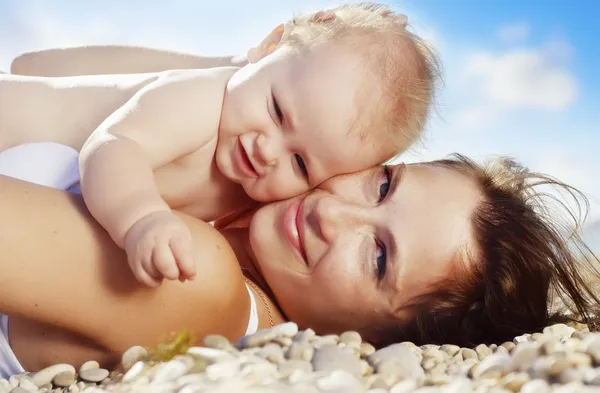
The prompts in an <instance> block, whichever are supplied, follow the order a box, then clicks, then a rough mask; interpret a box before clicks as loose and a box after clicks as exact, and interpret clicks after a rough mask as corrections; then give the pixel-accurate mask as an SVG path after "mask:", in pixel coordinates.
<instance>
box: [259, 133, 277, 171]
mask: <svg viewBox="0 0 600 393" xmlns="http://www.w3.org/2000/svg"><path fill="white" fill-rule="evenodd" d="M256 144H257V147H258V149H256V150H257V152H256V153H257V154H256V155H257V157H256V158H257V159H258V160H259V161H260V163H261V165H263V166H273V165H275V164H276V163H277V158H278V157H279V155H280V153H281V143H280V142H279V141H278V140H277V138H275V137H272V136H271V137H270V136H266V135H264V134H261V135H259V136H258V138H257V140H256Z"/></svg>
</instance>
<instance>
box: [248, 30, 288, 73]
mask: <svg viewBox="0 0 600 393" xmlns="http://www.w3.org/2000/svg"><path fill="white" fill-rule="evenodd" d="M284 30H285V26H284V25H283V23H282V24H280V25H279V26H277V27H276V28H274V29H273V30H272V31H271V32H270V33H269V35H268V36H267V37H266V38H265V39H264V40H262V41H261V42H260V44H258V46H257V47H256V48H251V49H250V50H249V51H248V62H249V63H256V62H258V61H259V60H261V59H262V58H264V57H266V56H268V55H270V54H271V53H273V52H274V51H275V49H277V47H278V46H279V43H280V42H281V37H283V32H284Z"/></svg>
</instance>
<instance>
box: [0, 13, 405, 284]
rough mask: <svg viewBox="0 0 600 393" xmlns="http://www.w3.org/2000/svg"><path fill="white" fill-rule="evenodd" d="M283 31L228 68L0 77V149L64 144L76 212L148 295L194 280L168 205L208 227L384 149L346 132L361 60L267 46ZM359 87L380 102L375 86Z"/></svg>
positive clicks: (341, 49) (181, 231)
mask: <svg viewBox="0 0 600 393" xmlns="http://www.w3.org/2000/svg"><path fill="white" fill-rule="evenodd" d="M283 34H284V25H280V26H278V27H276V28H275V29H274V30H273V31H272V32H271V33H270V34H269V35H268V36H267V38H266V39H265V40H263V42H261V44H260V45H259V46H258V47H257V48H252V49H251V50H250V51H249V53H248V58H249V61H250V63H251V64H249V65H248V66H245V67H243V68H241V69H239V68H235V67H221V68H213V69H209V70H176V71H165V72H161V73H157V74H156V73H155V74H133V75H130V74H129V75H101V76H80V77H65V78H41V77H26V76H18V75H2V76H0V108H2V109H0V119H2V124H0V133H2V134H4V135H6V136H7V137H6V138H4V143H3V144H4V146H0V150H2V149H5V148H9V147H11V146H15V145H21V144H24V143H31V142H55V143H60V144H64V145H68V146H71V147H73V148H74V149H75V150H77V151H78V152H80V156H79V165H80V171H81V190H82V193H83V196H84V200H85V202H86V205H87V207H88V209H89V210H90V212H91V214H92V215H93V216H94V218H95V219H96V220H97V221H98V222H99V223H100V224H101V225H102V227H103V228H105V229H106V230H107V232H108V233H109V235H110V236H111V238H112V239H113V241H114V242H115V243H116V244H117V245H118V246H119V247H121V248H123V249H125V250H126V252H127V254H128V263H129V265H130V267H131V269H132V270H133V272H134V274H135V276H136V277H137V279H138V280H139V281H140V282H142V283H144V284H146V285H149V286H153V287H156V286H158V285H160V283H161V282H162V280H163V279H164V278H166V279H169V280H176V279H180V280H185V279H194V278H195V276H196V270H195V267H194V259H195V258H196V257H197V256H196V254H195V251H196V250H194V248H193V247H192V245H191V237H190V234H189V231H188V229H187V228H186V227H185V225H184V224H183V223H182V222H181V220H179V219H178V218H177V217H176V216H175V215H174V214H173V212H172V209H176V210H179V211H182V212H185V213H189V214H192V215H194V216H195V217H198V218H201V219H203V220H205V221H213V220H215V219H217V218H221V217H223V216H225V215H228V214H231V213H235V212H236V210H240V209H242V210H243V209H247V208H250V207H252V206H253V205H255V202H256V201H258V202H268V201H275V200H282V199H286V198H289V197H292V196H296V195H299V194H301V193H302V192H305V191H307V190H309V189H312V188H314V187H316V186H317V185H318V184H320V183H322V182H323V181H325V180H327V179H329V178H331V177H333V176H335V175H338V174H344V173H353V172H356V171H359V170H363V169H366V168H369V167H371V166H373V165H376V164H379V163H381V162H382V161H384V160H386V159H387V158H389V157H390V156H392V155H393V154H394V153H395V149H396V148H395V147H394V146H391V145H390V144H388V143H385V141H384V140H383V139H381V138H377V135H372V136H370V137H369V140H368V143H365V138H364V137H363V136H362V135H361V133H360V132H352V133H348V130H350V129H352V127H353V125H354V124H356V122H357V119H359V118H360V119H361V120H364V119H362V118H363V117H364V116H370V115H369V114H372V113H374V112H373V111H372V110H371V108H370V107H367V108H357V97H358V95H359V92H360V94H367V93H366V92H365V91H363V90H364V89H359V88H358V87H359V86H361V83H362V82H361V80H362V78H363V77H364V76H363V75H362V72H360V71H357V70H359V69H360V67H359V65H360V64H361V62H362V60H361V59H360V57H359V56H357V55H356V53H354V52H353V51H351V50H349V49H348V48H347V47H345V46H342V45H336V44H335V43H325V44H322V45H319V46H315V47H314V48H312V49H311V50H310V51H307V52H302V53H301V54H300V53H299V52H297V51H295V50H293V48H291V47H289V46H286V45H282V46H281V47H279V44H280V41H281V38H282V36H283ZM369 90H370V91H369V92H368V93H369V94H381V86H378V85H377V83H375V84H373V85H370V87H369ZM317 93H318V94H317ZM24 103H27V105H24ZM369 105H372V104H369ZM73 112H75V113H77V114H76V115H72V113H73ZM365 114H366V115H365ZM65 118H69V120H65ZM365 121H366V120H365ZM340 141H343V143H341V142H340Z"/></svg>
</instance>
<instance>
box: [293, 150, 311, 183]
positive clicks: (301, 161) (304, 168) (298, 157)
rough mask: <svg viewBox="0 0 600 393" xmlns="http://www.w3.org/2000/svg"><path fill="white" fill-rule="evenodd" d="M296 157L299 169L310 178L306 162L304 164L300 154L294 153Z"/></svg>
mask: <svg viewBox="0 0 600 393" xmlns="http://www.w3.org/2000/svg"><path fill="white" fill-rule="evenodd" d="M294 158H295V159H296V163H297V164H298V169H300V171H301V172H302V175H304V177H305V178H307V179H308V170H307V169H306V164H304V160H303V159H302V157H300V155H299V154H294Z"/></svg>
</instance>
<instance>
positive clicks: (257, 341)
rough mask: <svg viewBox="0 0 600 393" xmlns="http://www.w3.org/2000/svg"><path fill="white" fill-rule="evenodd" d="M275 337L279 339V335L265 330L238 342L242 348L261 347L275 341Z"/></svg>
mask: <svg viewBox="0 0 600 393" xmlns="http://www.w3.org/2000/svg"><path fill="white" fill-rule="evenodd" d="M275 337H277V334H276V333H275V332H274V331H273V330H272V329H263V330H259V331H257V332H256V333H254V334H250V335H247V336H244V337H242V338H241V339H240V340H239V341H238V346H239V347H241V348H254V347H260V346H263V345H265V344H266V343H268V342H270V341H271V340H273V339H275Z"/></svg>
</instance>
